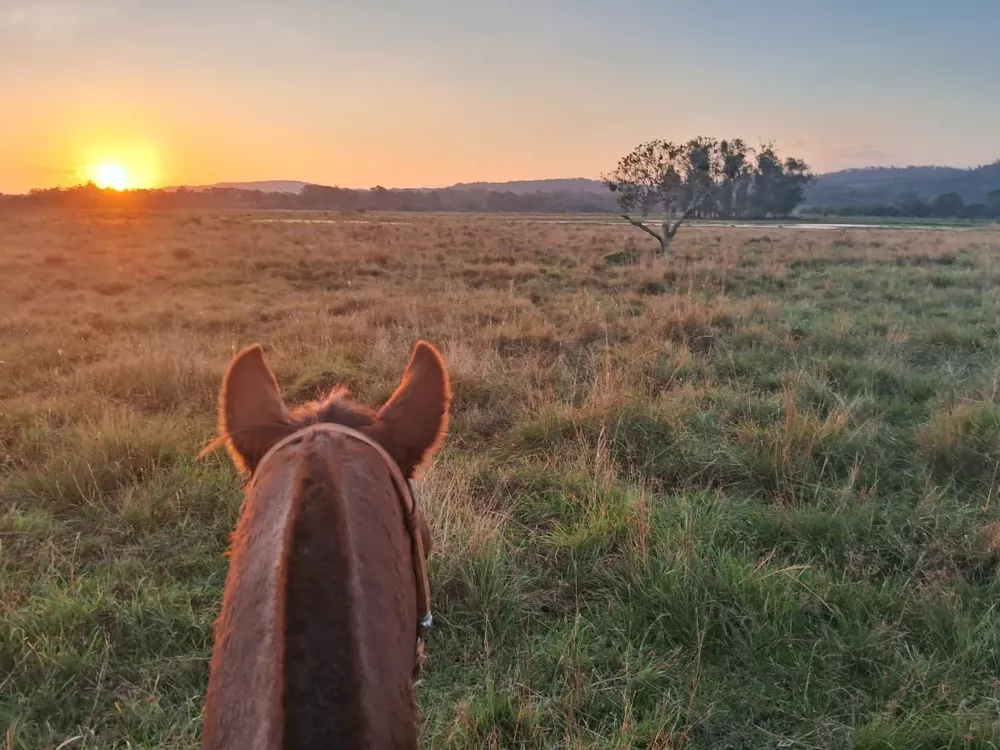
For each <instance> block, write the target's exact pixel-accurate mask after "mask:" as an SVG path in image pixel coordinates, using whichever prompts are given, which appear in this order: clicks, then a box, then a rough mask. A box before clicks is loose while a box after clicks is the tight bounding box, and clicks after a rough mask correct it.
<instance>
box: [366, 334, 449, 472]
mask: <svg viewBox="0 0 1000 750" xmlns="http://www.w3.org/2000/svg"><path fill="white" fill-rule="evenodd" d="M450 406H451V384H450V383H449V381H448V373H447V372H446V371H445V367H444V360H442V359H441V355H440V354H439V353H438V351H437V349H435V348H434V347H433V346H431V345H430V344H428V343H427V342H426V341H418V342H417V345H416V346H415V347H414V349H413V354H412V355H411V357H410V363H409V364H408V365H407V366H406V371H405V372H404V373H403V378H402V380H401V382H400V384H399V387H398V388H397V389H396V392H395V393H393V394H392V396H391V397H390V398H389V400H388V401H387V402H386V403H385V405H384V406H383V407H382V408H381V409H380V410H379V413H378V422H377V426H376V429H377V430H378V432H379V433H380V434H379V440H380V442H381V443H382V445H384V446H385V447H386V449H387V450H388V451H389V453H390V454H392V457H393V458H394V459H396V463H398V464H399V468H400V469H402V471H403V474H404V476H406V478H407V479H410V478H411V477H412V476H413V474H414V472H415V471H416V469H417V468H418V467H419V466H420V465H421V464H422V463H424V462H425V461H426V460H427V459H429V458H430V456H431V454H433V453H434V451H436V450H437V449H438V447H439V446H440V445H441V442H442V441H443V440H444V436H445V434H446V433H447V432H448V409H449V407H450Z"/></svg>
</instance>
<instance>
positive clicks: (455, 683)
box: [0, 214, 1000, 750]
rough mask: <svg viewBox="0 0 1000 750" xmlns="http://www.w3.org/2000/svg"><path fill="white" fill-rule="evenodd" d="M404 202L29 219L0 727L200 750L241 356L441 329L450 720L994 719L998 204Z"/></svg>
mask: <svg viewBox="0 0 1000 750" xmlns="http://www.w3.org/2000/svg"><path fill="white" fill-rule="evenodd" d="M369 218H373V217H369ZM410 221H411V222H412V223H410V224H406V225H399V224H378V223H376V224H280V223H253V222H250V221H248V220H247V219H246V218H241V217H239V216H237V215H226V216H211V215H205V214H199V215H193V214H192V215H184V214H163V215H144V216H114V215H104V216H102V215H81V216H76V217H74V216H70V215H61V214H39V215H36V216H21V217H15V216H0V446H2V451H0V545H2V547H0V553H2V570H0V729H4V728H6V731H5V733H2V734H0V748H3V750H13V749H14V748H25V749H28V748H30V749H31V750H35V749H37V748H74V750H78V749H79V748H153V747H156V748H194V747H196V746H197V742H198V737H199V726H200V711H201V705H202V695H203V690H204V687H205V682H206V674H207V672H206V671H207V659H208V655H209V651H210V647H211V630H210V623H211V622H212V620H213V618H214V617H215V616H216V614H217V611H218V607H219V601H220V596H221V585H222V581H223V578H224V575H225V571H226V561H225V559H224V557H223V552H224V550H225V547H226V543H227V536H228V534H229V533H230V531H231V530H232V528H233V525H234V523H235V519H236V514H237V511H238V505H239V502H240V498H241V493H240V488H239V485H238V480H237V477H236V475H235V473H234V472H233V470H232V468H231V466H230V465H229V464H228V462H227V460H226V457H225V456H224V455H222V454H221V453H220V454H216V455H214V456H212V457H210V458H209V459H207V460H205V461H201V462H199V461H197V460H196V459H195V455H196V453H197V452H198V450H199V449H200V448H201V447H202V446H203V445H204V443H205V441H206V440H208V439H209V438H210V437H211V436H212V433H213V430H214V420H215V402H216V397H217V392H218V388H219V384H220V379H221V376H222V373H223V371H224V368H225V366H226V365H227V363H228V362H229V360H230V358H231V356H232V354H233V353H234V352H235V351H236V350H237V349H238V348H239V347H241V346H243V345H246V344H249V343H252V342H255V341H259V342H261V343H262V344H263V345H264V347H265V350H266V352H267V356H268V360H269V362H270V363H271V364H272V365H273V366H274V368H275V370H276V373H277V375H278V378H279V381H280V382H281V384H282V387H283V388H284V390H285V393H286V396H287V397H288V399H289V400H290V401H300V400H304V399H308V398H312V397H314V396H316V395H318V394H319V393H321V392H323V391H324V389H327V388H329V387H330V386H332V385H333V384H335V383H337V382H341V381H343V382H346V383H347V384H349V386H350V387H351V389H352V394H353V396H354V397H355V398H356V399H357V400H359V401H362V402H366V403H370V404H377V403H380V402H381V400H382V399H384V398H385V397H386V396H387V395H388V394H389V393H390V392H391V389H392V388H393V387H394V385H395V383H396V382H397V379H398V377H399V374H400V373H401V371H402V368H403V367H404V366H405V364H406V360H407V358H408V356H409V353H410V349H411V347H412V344H413V342H414V341H415V339H417V338H418V337H423V338H427V339H428V340H430V341H432V342H433V343H435V344H436V345H438V346H439V347H440V348H441V350H442V352H443V353H444V355H445V357H446V359H447V364H448V368H449V371H450V374H451V377H452V379H453V384H454V388H455V405H454V414H453V421H452V431H451V434H450V437H449V439H448V441H447V443H446V447H445V448H444V450H443V451H442V453H441V454H440V456H439V458H438V459H437V461H436V463H435V464H434V466H433V467H432V469H431V470H430V471H429V472H428V473H427V474H426V475H425V476H424V477H423V479H422V480H420V482H419V483H418V491H419V493H420V495H421V497H422V499H423V502H425V503H426V505H427V507H428V511H429V514H430V520H431V522H432V528H433V532H434V535H435V537H436V543H437V545H438V547H439V551H438V553H437V555H436V557H435V558H434V559H433V561H432V566H431V578H432V580H431V583H432V592H433V596H434V604H435V619H436V623H437V628H436V630H435V631H434V632H433V633H432V636H431V639H430V642H429V644H428V655H429V663H428V665H427V669H426V671H425V673H424V679H423V681H422V682H421V684H420V686H419V700H420V703H421V707H422V709H423V712H424V726H423V742H424V743H425V746H426V747H444V748H481V747H485V748H513V747H518V748H557V747H559V748H627V747H636V748H644V747H645V748H660V749H662V750H666V749H667V748H682V747H684V748H847V747H850V748H943V747H954V748H959V747H970V748H971V747H976V748H985V747H991V748H994V747H1000V708H998V707H1000V703H998V701H1000V612H998V610H997V605H998V602H1000V577H998V568H997V565H998V561H1000V507H998V498H997V492H996V488H997V486H998V483H997V481H996V480H997V472H998V468H1000V463H998V451H1000V338H998V334H1000V231H997V230H996V229H993V230H977V231H966V232H944V231H927V232H919V231H907V232H887V231H878V232H876V231H865V230H819V229H816V230H811V231H801V232H799V231H793V230H783V231H777V232H773V233H772V234H768V231H767V228H759V229H722V228H691V229H689V230H683V231H682V232H681V234H680V235H679V237H678V240H677V243H676V258H675V259H674V260H672V261H669V262H666V261H657V262H655V263H653V262H641V263H639V264H636V265H612V264H609V263H607V262H605V261H604V260H603V258H604V256H606V255H608V254H609V253H614V252H616V251H621V250H623V249H628V248H629V247H631V246H633V243H640V244H641V243H642V242H643V238H642V237H641V236H640V235H639V233H638V232H636V231H635V230H634V229H632V228H630V227H623V226H605V225H581V226H574V225H571V224H538V223H534V224H531V223H525V222H520V221H517V220H512V219H504V218H499V217H494V218H473V217H459V216H454V217H434V218H420V217H411V218H410Z"/></svg>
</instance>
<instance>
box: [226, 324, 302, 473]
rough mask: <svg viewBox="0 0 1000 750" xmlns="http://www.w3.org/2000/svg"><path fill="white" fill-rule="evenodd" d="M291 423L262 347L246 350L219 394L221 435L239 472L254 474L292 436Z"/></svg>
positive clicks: (237, 360)
mask: <svg viewBox="0 0 1000 750" xmlns="http://www.w3.org/2000/svg"><path fill="white" fill-rule="evenodd" d="M291 421H292V420H291V416H290V415H289V413H288V409H287V408H285V402H284V400H283V399H282V398H281V391H280V390H279V389H278V381H277V380H276V379H275V377H274V373H272V372H271V370H270V368H269V367H268V366H267V363H266V362H264V352H263V350H262V349H261V348H260V344H254V345H252V346H248V347H247V348H246V349H243V350H242V351H241V352H239V353H238V354H237V355H236V356H235V357H234V358H233V361H232V362H231V363H230V365H229V369H228V370H226V376H225V378H224V379H223V381H222V392H221V393H220V394H219V433H220V435H222V438H223V439H225V440H226V450H227V451H228V452H229V455H230V457H231V458H232V459H233V463H234V464H236V468H237V469H239V470H241V471H242V470H250V471H253V470H254V469H255V468H256V467H257V464H258V463H259V462H260V460H261V459H262V458H263V457H264V454H265V453H267V451H268V450H269V449H270V448H271V446H272V445H274V444H275V443H276V442H278V441H279V440H281V439H282V438H283V437H285V435H287V434H289V432H291Z"/></svg>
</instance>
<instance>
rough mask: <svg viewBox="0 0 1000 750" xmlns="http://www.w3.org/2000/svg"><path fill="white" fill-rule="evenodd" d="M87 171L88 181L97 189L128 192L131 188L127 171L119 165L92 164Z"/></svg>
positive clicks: (130, 180)
mask: <svg viewBox="0 0 1000 750" xmlns="http://www.w3.org/2000/svg"><path fill="white" fill-rule="evenodd" d="M88 171H89V173H90V174H89V175H88V176H89V178H90V180H91V181H92V182H93V183H94V184H95V185H97V187H99V188H110V189H111V190H128V189H129V188H130V187H132V179H131V176H130V175H129V171H128V169H127V168H126V167H124V166H122V165H121V164H114V163H105V164H94V165H93V166H92V167H90V169H89V170H88Z"/></svg>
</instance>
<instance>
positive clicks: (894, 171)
mask: <svg viewBox="0 0 1000 750" xmlns="http://www.w3.org/2000/svg"><path fill="white" fill-rule="evenodd" d="M998 189H1000V161H996V162H994V163H992V164H987V165H984V166H981V167H976V168H974V169H957V168H955V167H866V168H864V169H845V170H842V171H840V172H830V173H828V174H823V175H819V176H818V177H817V178H816V180H815V181H814V182H813V183H812V184H811V185H810V186H809V188H808V189H807V190H806V204H807V205H814V206H816V205H821V206H838V205H855V206H856V205H866V204H868V205H870V204H876V203H881V204H894V203H896V202H897V201H898V199H899V198H900V196H902V195H903V194H905V193H916V194H917V195H918V196H919V197H920V198H922V199H924V200H933V199H934V198H936V197H937V196H939V195H941V194H942V193H958V194H959V195H960V196H962V200H964V201H965V202H966V203H981V202H983V201H984V200H985V199H986V195H987V193H990V192H992V191H993V190H998Z"/></svg>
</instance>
